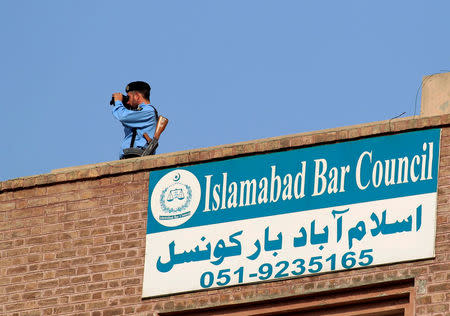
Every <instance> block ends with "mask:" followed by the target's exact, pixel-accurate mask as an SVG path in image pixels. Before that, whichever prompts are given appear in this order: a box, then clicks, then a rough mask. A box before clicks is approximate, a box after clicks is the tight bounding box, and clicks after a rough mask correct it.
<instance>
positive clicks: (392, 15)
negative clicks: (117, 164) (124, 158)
mask: <svg viewBox="0 0 450 316" xmlns="http://www.w3.org/2000/svg"><path fill="white" fill-rule="evenodd" d="M449 11H450V2H448V1H414V0H413V1H384V0H383V1H361V0H359V1H347V0H342V1H331V0H330V1H301V0H297V1H288V0H283V1H281V0H279V1H274V0H273V1H263V0H252V1H250V0H248V1H246V0H240V1H235V0H227V1H208V0H202V1H200V0H192V1H186V0H178V1H175V0H173V1H138V0H128V1H125V0H124V1H117V0H115V1H111V0H108V1H94V0H89V1H88V0H53V1H49V0H40V1H32V0H28V1H26V0H3V1H1V2H0V34H1V40H2V46H1V50H0V71H1V76H0V93H1V99H0V108H1V110H2V111H1V112H2V115H1V116H0V124H1V129H2V134H3V141H2V154H1V155H0V166H1V169H0V180H7V179H12V178H17V177H22V176H29V175H35V174H41V173H47V172H50V171H51V170H52V169H57V168H64V167H70V166H78V165H84V164H91V163H98V162H105V161H111V160H116V159H117V157H118V154H119V148H120V143H121V139H122V135H123V130H122V127H121V125H120V123H118V122H117V121H115V120H114V118H113V117H112V115H111V108H110V105H109V100H110V99H111V94H112V93H113V92H122V93H124V89H125V86H126V84H127V83H129V82H131V81H135V80H144V81H147V82H149V83H150V84H151V86H152V95H151V101H152V104H154V105H155V106H156V107H157V108H158V111H159V112H160V114H162V115H164V116H166V117H168V118H169V120H170V122H169V125H168V127H167V129H166V131H165V132H164V134H163V135H162V137H161V140H160V147H159V151H158V152H159V153H167V152H175V151H181V150H189V149H194V148H201V147H208V146H215V145H222V144H229V143H235V142H240V141H248V140H253V139H260V138H266V137H273V136H281V135H288V134H294V133H301V132H307V131H315V130H321V129H326V128H334V127H339V126H347V125H354V124H361V123H366V122H373V121H379V120H386V119H390V118H392V117H395V116H397V115H399V114H400V113H402V112H406V114H405V116H412V115H414V113H415V112H416V114H419V113H420V95H419V100H418V104H417V108H416V109H415V100H416V93H417V90H418V88H419V86H420V83H421V80H422V77H423V76H425V75H430V74H433V73H438V72H448V71H450V63H449V56H450V54H449V50H450V41H449V40H448V38H449V30H450V25H449V22H448V12H449Z"/></svg>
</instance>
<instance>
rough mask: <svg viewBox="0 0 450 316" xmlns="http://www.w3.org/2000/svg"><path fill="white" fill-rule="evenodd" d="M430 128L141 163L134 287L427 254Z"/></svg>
mask: <svg viewBox="0 0 450 316" xmlns="http://www.w3.org/2000/svg"><path fill="white" fill-rule="evenodd" d="M439 142H440V130H439V129H431V130H424V131H417V132H409V133H403V134H398V135H391V136H383V137H374V138H368V139H361V140H357V141H349V142H344V143H337V144H331V145H322V146H315V147H309V148H302V149H296V150H290V151H285V152H277V153H270V154H265V155H256V156H250V157H241V158H234V159H229V160H223V161H216V162H209V163H203V164H197V165H192V166H186V167H182V168H176V169H165V170H158V171H154V172H153V171H152V172H151V173H150V183H149V207H148V223H147V237H146V238H147V239H146V254H145V269H144V284H143V297H152V296H160V295H167V294H173V293H179V292H187V291H194V290H201V289H212V288H220V287H224V286H230V285H236V284H246V283H252V282H262V281H267V280H276V279H283V278H292V277H299V276H304V275H311V274H315V273H324V272H331V271H340V270H347V269H354V268H362V267H368V266H374V265H380V264H387V263H394V262H402V261H410V260H418V259H424V258H431V257H433V256H434V240H435V230H436V201H437V177H438V162H439Z"/></svg>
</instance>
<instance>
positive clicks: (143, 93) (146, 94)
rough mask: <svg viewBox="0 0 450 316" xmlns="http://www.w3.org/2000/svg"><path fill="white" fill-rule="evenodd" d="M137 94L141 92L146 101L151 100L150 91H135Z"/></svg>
mask: <svg viewBox="0 0 450 316" xmlns="http://www.w3.org/2000/svg"><path fill="white" fill-rule="evenodd" d="M135 92H139V93H140V94H142V96H143V97H144V98H145V99H146V100H150V90H135Z"/></svg>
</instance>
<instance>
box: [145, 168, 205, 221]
mask: <svg viewBox="0 0 450 316" xmlns="http://www.w3.org/2000/svg"><path fill="white" fill-rule="evenodd" d="M200 196H201V188H200V183H199V182H198V179H197V177H196V176H194V175H193V174H192V173H191V172H189V171H187V170H182V169H177V170H173V171H171V172H169V173H167V174H166V175H165V176H163V177H162V178H161V179H160V180H159V181H158V183H157V184H156V186H155V188H154V189H153V193H152V197H151V209H152V214H153V217H154V218H155V219H156V221H158V223H160V224H161V225H164V226H167V227H175V226H179V225H181V224H183V223H185V222H187V221H188V220H189V219H190V218H191V217H192V215H194V213H195V211H196V210H197V207H198V204H199V203H200Z"/></svg>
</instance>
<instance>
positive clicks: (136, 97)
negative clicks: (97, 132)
mask: <svg viewBox="0 0 450 316" xmlns="http://www.w3.org/2000/svg"><path fill="white" fill-rule="evenodd" d="M150 90H151V88H150V85H149V84H148V83H146V82H144V81H134V82H131V83H130V84H128V85H127V87H126V88H125V91H126V93H127V96H124V95H122V93H114V94H113V95H112V97H113V99H112V100H111V104H112V105H114V107H113V110H112V113H113V115H114V117H115V118H116V119H118V120H119V121H120V122H121V123H122V125H123V127H124V133H125V137H124V139H123V142H122V152H121V154H120V159H124V158H130V157H128V156H127V153H126V152H127V151H129V149H130V148H136V150H135V151H139V150H142V151H143V150H144V149H145V148H146V146H147V140H146V138H145V137H144V133H147V135H152V136H153V135H154V134H155V127H156V122H157V121H158V112H157V111H156V109H155V108H154V107H153V106H152V105H151V104H150Z"/></svg>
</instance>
